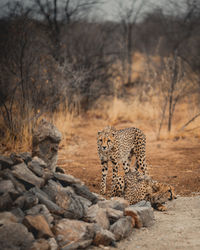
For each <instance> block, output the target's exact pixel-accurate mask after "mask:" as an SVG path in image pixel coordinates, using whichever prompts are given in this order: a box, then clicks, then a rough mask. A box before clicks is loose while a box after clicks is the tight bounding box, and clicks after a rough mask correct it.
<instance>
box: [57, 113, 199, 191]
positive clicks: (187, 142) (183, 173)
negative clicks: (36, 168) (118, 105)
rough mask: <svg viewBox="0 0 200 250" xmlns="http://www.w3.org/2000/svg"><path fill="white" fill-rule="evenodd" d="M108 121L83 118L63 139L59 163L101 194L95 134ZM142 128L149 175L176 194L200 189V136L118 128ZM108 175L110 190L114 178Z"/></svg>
mask: <svg viewBox="0 0 200 250" xmlns="http://www.w3.org/2000/svg"><path fill="white" fill-rule="evenodd" d="M106 125H108V123H107V122H106V121H105V120H102V119H96V118H95V119H91V118H88V119H86V118H85V119H83V120H82V121H81V123H79V124H78V125H74V127H73V129H72V132H71V133H70V135H68V136H66V138H65V139H64V140H63V141H62V143H61V145H60V149H59V160H58V165H59V166H61V167H63V168H64V169H65V172H66V173H68V174H72V175H73V176H75V177H77V178H80V179H81V180H83V181H84V182H85V184H86V185H87V186H88V187H89V189H90V190H91V191H94V192H96V193H99V189H100V182H101V166H100V161H99V158H98V154H97V145H96V135H97V131H99V130H102V128H104V127H105V126H106ZM131 126H135V127H139V128H140V129H142V130H143V132H144V133H145V134H146V136H147V163H148V168H149V173H150V175H151V176H152V177H153V178H154V179H155V180H159V181H163V182H166V183H170V184H172V185H174V187H175V189H176V192H177V194H179V195H181V196H193V195H197V194H198V193H199V192H200V139H199V138H195V137H194V136H193V137H192V136H186V137H185V138H184V139H183V138H181V139H178V138H175V139H168V140H160V141H158V140H156V139H155V135H154V133H153V132H152V131H151V128H150V127H149V126H148V127H147V128H146V127H145V125H144V124H132V123H129V122H121V123H118V124H117V125H116V128H118V129H119V128H125V127H131ZM152 130H153V129H152ZM111 172H112V171H111V169H110V171H109V175H108V189H109V183H110V180H111Z"/></svg>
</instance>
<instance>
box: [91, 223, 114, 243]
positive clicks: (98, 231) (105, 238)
mask: <svg viewBox="0 0 200 250" xmlns="http://www.w3.org/2000/svg"><path fill="white" fill-rule="evenodd" d="M114 241H115V236H114V234H113V233H112V232H110V231H108V230H106V229H102V228H101V227H100V226H96V227H95V236H94V239H93V242H92V244H93V245H95V246H99V245H104V246H109V245H110V244H111V243H112V242H114Z"/></svg>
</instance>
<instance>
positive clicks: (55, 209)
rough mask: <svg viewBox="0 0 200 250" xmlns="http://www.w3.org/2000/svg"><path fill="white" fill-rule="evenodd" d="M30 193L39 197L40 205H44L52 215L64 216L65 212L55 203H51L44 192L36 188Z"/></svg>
mask: <svg viewBox="0 0 200 250" xmlns="http://www.w3.org/2000/svg"><path fill="white" fill-rule="evenodd" d="M30 192H32V193H33V194H35V195H36V196H37V197H38V199H39V201H40V203H42V204H44V205H45V206H46V207H47V208H48V210H49V211H50V212H51V213H54V214H57V215H61V214H64V212H65V210H64V209H62V208H60V207H59V206H58V205H57V204H56V203H54V202H53V201H51V200H50V199H49V197H48V195H47V194H46V193H45V192H43V191H42V190H40V189H39V188H36V187H35V188H31V189H30Z"/></svg>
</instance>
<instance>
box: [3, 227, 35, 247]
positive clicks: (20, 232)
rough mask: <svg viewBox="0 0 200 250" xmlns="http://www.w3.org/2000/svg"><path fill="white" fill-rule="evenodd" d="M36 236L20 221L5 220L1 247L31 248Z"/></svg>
mask: <svg viewBox="0 0 200 250" xmlns="http://www.w3.org/2000/svg"><path fill="white" fill-rule="evenodd" d="M33 241H34V237H33V235H32V233H30V232H28V229H27V228H26V227H25V226H24V225H23V224H20V223H10V222H5V223H3V224H1V227H0V246H1V249H12V250H13V249H19V250H29V249H30V247H31V245H32V243H33Z"/></svg>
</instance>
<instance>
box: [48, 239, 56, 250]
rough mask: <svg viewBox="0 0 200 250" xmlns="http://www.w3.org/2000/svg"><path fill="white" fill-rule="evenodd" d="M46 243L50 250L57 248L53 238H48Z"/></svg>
mask: <svg viewBox="0 0 200 250" xmlns="http://www.w3.org/2000/svg"><path fill="white" fill-rule="evenodd" d="M48 243H49V246H50V250H58V244H57V242H56V240H55V239H54V238H49V239H48Z"/></svg>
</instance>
